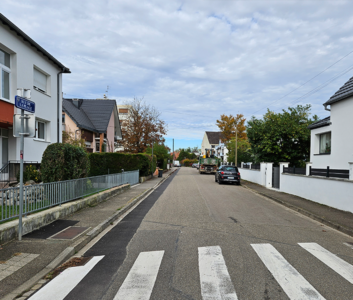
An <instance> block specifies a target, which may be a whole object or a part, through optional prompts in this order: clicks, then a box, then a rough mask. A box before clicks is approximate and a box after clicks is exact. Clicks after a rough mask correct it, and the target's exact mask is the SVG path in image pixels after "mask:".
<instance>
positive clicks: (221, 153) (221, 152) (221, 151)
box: [216, 139, 229, 162]
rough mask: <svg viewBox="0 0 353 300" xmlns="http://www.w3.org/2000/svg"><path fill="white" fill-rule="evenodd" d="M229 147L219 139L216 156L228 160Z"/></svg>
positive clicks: (223, 160)
mask: <svg viewBox="0 0 353 300" xmlns="http://www.w3.org/2000/svg"><path fill="white" fill-rule="evenodd" d="M228 152H229V151H228V149H227V147H226V146H225V145H224V143H222V140H221V139H220V140H219V143H218V146H216V156H217V157H219V158H221V159H222V162H228Z"/></svg>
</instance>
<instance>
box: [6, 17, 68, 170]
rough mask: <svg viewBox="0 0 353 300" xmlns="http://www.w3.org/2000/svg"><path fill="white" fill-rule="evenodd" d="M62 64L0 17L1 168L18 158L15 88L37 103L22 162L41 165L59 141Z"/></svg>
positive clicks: (17, 110) (66, 71) (18, 142)
mask: <svg viewBox="0 0 353 300" xmlns="http://www.w3.org/2000/svg"><path fill="white" fill-rule="evenodd" d="M63 73H70V70H69V69H68V68H66V67H65V66H64V65H63V64H62V63H60V62H59V61H58V60H57V59H55V58H54V57H53V56H52V55H51V54H49V53H48V52H47V51H46V50H44V49H43V48H42V47H41V46H40V45H38V44H37V43H36V42H35V41H33V40H32V39H31V38H30V37H29V36H28V35H26V34H25V33H24V32H23V31H22V30H21V29H19V28H18V27H17V26H16V25H15V24H13V23H12V22H11V21H10V20H8V19H7V18H6V17H5V16H4V15H2V14H0V169H1V167H2V166H4V165H6V164H7V163H8V162H9V161H13V160H19V159H20V139H19V138H14V137H13V132H12V127H13V115H14V113H15V114H16V113H17V114H20V113H21V111H20V110H19V109H17V108H15V106H14V101H15V96H16V94H17V90H18V89H30V90H31V100H32V101H34V102H35V104H36V111H35V118H36V129H37V130H36V137H35V138H25V144H24V147H25V148H24V149H25V151H24V160H25V161H36V162H41V159H42V154H43V152H44V150H45V149H46V147H47V146H48V145H49V144H50V143H57V142H61V111H62V74H63Z"/></svg>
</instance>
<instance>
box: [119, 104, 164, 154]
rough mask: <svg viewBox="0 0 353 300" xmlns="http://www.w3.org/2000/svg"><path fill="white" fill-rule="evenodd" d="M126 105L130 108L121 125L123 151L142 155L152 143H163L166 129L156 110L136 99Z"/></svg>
mask: <svg viewBox="0 0 353 300" xmlns="http://www.w3.org/2000/svg"><path fill="white" fill-rule="evenodd" d="M126 105H129V106H130V107H129V114H128V117H127V119H126V120H124V121H123V122H122V124H121V125H122V134H123V141H122V144H123V146H124V151H125V152H130V153H143V152H145V150H146V148H147V147H149V146H151V145H152V143H153V142H155V143H159V144H160V143H164V141H165V140H164V138H163V135H165V134H166V133H167V128H166V124H165V122H164V121H163V120H161V119H160V113H159V112H158V111H157V109H156V108H154V107H153V106H151V105H147V104H146V102H144V101H143V99H137V98H134V100H133V101H131V102H129V103H126Z"/></svg>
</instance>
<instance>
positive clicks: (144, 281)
mask: <svg viewBox="0 0 353 300" xmlns="http://www.w3.org/2000/svg"><path fill="white" fill-rule="evenodd" d="M163 255H164V251H151V252H141V253H140V254H139V256H138V257H137V259H136V261H135V263H134V265H133V266H132V268H131V270H130V272H129V274H128V275H127V277H126V278H125V280H124V282H123V284H122V285H121V287H120V289H119V291H118V293H117V294H116V295H115V297H114V300H130V299H131V300H135V299H139V300H148V299H149V298H150V297H151V294H152V290H153V287H154V283H155V282H156V278H157V274H158V271H159V267H160V265H161V262H162V258H163Z"/></svg>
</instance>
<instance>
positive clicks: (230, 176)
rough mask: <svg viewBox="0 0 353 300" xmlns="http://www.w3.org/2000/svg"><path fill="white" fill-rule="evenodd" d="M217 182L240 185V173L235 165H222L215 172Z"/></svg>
mask: <svg viewBox="0 0 353 300" xmlns="http://www.w3.org/2000/svg"><path fill="white" fill-rule="evenodd" d="M215 182H218V183H219V184H221V183H223V182H231V183H236V184H238V185H240V173H239V170H238V168H237V167H235V166H220V167H219V168H218V170H217V172H216V174H215Z"/></svg>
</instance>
